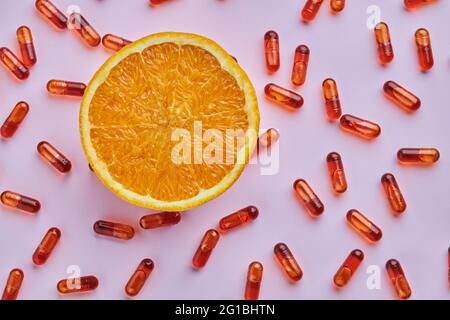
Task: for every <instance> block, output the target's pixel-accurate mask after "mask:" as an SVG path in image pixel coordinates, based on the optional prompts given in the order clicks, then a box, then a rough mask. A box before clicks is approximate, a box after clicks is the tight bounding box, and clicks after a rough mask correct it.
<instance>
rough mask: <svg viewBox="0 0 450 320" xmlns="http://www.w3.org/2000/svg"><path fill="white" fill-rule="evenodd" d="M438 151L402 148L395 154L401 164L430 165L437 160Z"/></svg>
mask: <svg viewBox="0 0 450 320" xmlns="http://www.w3.org/2000/svg"><path fill="white" fill-rule="evenodd" d="M439 157H440V154H439V150H438V149H435V148H402V149H400V150H398V152H397V159H398V161H399V162H400V163H401V164H412V165H430V164H433V163H435V162H437V161H438V160H439Z"/></svg>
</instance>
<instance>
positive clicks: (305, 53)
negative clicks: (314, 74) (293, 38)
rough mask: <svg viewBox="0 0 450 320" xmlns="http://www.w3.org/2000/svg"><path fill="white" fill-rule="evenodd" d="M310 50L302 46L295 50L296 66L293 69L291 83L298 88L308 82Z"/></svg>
mask: <svg viewBox="0 0 450 320" xmlns="http://www.w3.org/2000/svg"><path fill="white" fill-rule="evenodd" d="M309 54H310V51H309V48H308V47H307V46H306V45H304V44H302V45H299V46H298V47H297V48H296V49H295V55H294V66H293V67H292V75H291V81H292V83H293V84H294V85H296V86H301V85H303V84H304V83H305V81H306V73H307V71H308V62H309Z"/></svg>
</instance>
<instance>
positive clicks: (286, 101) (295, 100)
mask: <svg viewBox="0 0 450 320" xmlns="http://www.w3.org/2000/svg"><path fill="white" fill-rule="evenodd" d="M264 92H265V94H266V97H267V98H268V99H270V100H272V101H273V102H275V103H277V104H279V105H281V106H283V107H285V108H287V109H289V110H297V109H300V108H301V106H302V105H303V98H302V96H301V95H299V94H297V93H295V92H294V91H291V90H288V89H284V88H282V87H280V86H277V85H276V84H273V83H269V84H268V85H266V86H265V88H264Z"/></svg>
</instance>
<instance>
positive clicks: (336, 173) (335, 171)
mask: <svg viewBox="0 0 450 320" xmlns="http://www.w3.org/2000/svg"><path fill="white" fill-rule="evenodd" d="M327 167H328V174H329V175H330V179H331V186H332V187H333V191H334V192H336V193H343V192H345V191H346V190H347V179H346V177H345V170H344V165H343V163H342V159H341V155H340V154H339V153H337V152H330V153H329V154H328V155H327Z"/></svg>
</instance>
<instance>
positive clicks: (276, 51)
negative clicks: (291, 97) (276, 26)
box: [264, 30, 280, 72]
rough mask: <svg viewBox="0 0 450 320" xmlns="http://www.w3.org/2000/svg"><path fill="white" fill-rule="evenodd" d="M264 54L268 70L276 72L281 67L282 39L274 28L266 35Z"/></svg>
mask: <svg viewBox="0 0 450 320" xmlns="http://www.w3.org/2000/svg"><path fill="white" fill-rule="evenodd" d="M264 54H265V57H266V67H267V70H269V71H270V72H275V71H277V70H278V69H280V40H279V38H278V34H277V33H276V32H275V31H273V30H271V31H267V32H266V34H265V35H264Z"/></svg>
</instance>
